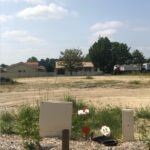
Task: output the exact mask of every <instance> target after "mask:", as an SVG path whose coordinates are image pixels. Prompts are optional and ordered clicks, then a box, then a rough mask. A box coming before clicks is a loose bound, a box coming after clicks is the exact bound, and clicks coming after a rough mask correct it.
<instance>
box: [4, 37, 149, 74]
mask: <svg viewBox="0 0 150 150" xmlns="http://www.w3.org/2000/svg"><path fill="white" fill-rule="evenodd" d="M58 60H59V61H60V63H61V65H63V66H64V67H65V68H66V69H67V70H68V71H70V74H72V72H73V71H74V70H75V69H76V68H77V67H79V66H80V67H81V66H82V62H83V61H91V62H92V63H93V65H94V67H95V68H98V69H100V70H101V71H103V72H105V73H111V72H112V71H113V67H114V65H116V64H119V65H121V64H143V63H144V62H147V63H150V58H148V59H146V58H145V56H144V55H143V53H142V52H141V51H140V50H138V49H135V50H133V51H132V52H131V48H130V47H129V46H128V45H127V44H125V43H120V42H111V41H110V40H109V39H108V38H107V37H100V38H99V39H98V40H97V41H96V42H94V43H93V44H92V45H91V47H90V48H89V50H88V54H87V55H86V56H83V53H82V50H80V49H65V50H64V51H61V52H60V57H59V59H50V58H46V59H40V60H38V59H37V58H36V57H34V56H32V57H31V58H28V59H27V62H38V63H39V65H42V66H44V67H45V68H46V71H47V72H53V71H54V69H55V62H56V61H58ZM1 66H4V64H2V65H1Z"/></svg>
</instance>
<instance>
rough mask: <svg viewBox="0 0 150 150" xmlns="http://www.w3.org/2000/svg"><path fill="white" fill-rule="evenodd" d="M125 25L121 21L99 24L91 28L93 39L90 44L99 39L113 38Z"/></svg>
mask: <svg viewBox="0 0 150 150" xmlns="http://www.w3.org/2000/svg"><path fill="white" fill-rule="evenodd" d="M122 26H123V23H122V22H120V21H107V22H98V23H96V24H94V25H92V26H91V27H90V31H91V34H92V36H91V39H90V42H93V41H96V40H97V39H98V37H99V36H100V37H106V36H107V37H111V36H112V35H113V34H115V33H116V32H117V31H118V29H119V28H120V27H122Z"/></svg>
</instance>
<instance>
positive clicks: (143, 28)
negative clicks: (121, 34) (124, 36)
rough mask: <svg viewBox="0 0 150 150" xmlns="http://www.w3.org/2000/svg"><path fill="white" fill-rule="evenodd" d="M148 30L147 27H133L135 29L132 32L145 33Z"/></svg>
mask: <svg viewBox="0 0 150 150" xmlns="http://www.w3.org/2000/svg"><path fill="white" fill-rule="evenodd" d="M148 30H149V29H148V28H147V27H135V28H133V31H135V32H145V31H148Z"/></svg>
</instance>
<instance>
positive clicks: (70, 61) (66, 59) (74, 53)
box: [60, 49, 82, 75]
mask: <svg viewBox="0 0 150 150" xmlns="http://www.w3.org/2000/svg"><path fill="white" fill-rule="evenodd" d="M60 54H61V56H60V60H61V62H60V63H61V65H63V66H64V67H65V69H67V70H68V71H69V72H70V75H72V72H73V71H74V70H75V69H76V68H78V67H81V66H82V51H81V50H79V49H66V50H65V51H64V52H60Z"/></svg>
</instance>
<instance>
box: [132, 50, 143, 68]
mask: <svg viewBox="0 0 150 150" xmlns="http://www.w3.org/2000/svg"><path fill="white" fill-rule="evenodd" d="M132 61H133V63H134V64H141V65H142V64H143V63H144V62H145V58H144V55H143V53H142V52H140V51H139V50H137V49H136V50H134V51H133V53H132Z"/></svg>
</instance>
